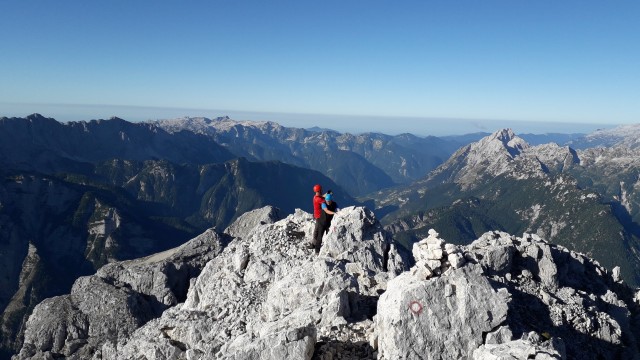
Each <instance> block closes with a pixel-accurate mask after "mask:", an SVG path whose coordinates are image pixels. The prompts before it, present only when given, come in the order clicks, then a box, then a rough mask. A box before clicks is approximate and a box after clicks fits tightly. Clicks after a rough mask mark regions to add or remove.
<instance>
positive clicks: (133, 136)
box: [0, 114, 235, 173]
mask: <svg viewBox="0 0 640 360" xmlns="http://www.w3.org/2000/svg"><path fill="white" fill-rule="evenodd" d="M234 157H235V156H234V155H232V154H231V153H230V152H229V151H228V150H226V149H225V148H223V147H222V146H220V145H218V144H217V143H216V142H215V141H212V140H211V139H210V138H208V137H206V136H202V135H198V134H194V133H191V132H186V131H185V132H178V133H174V134H169V133H167V132H166V131H164V130H162V129H161V128H159V127H157V126H154V125H151V124H144V123H130V122H127V121H125V120H122V119H118V118H112V119H111V120H92V121H89V122H85V121H82V122H69V123H64V124H63V123H60V122H57V121H56V120H54V119H51V118H45V117H43V116H41V115H38V114H34V115H30V116H28V117H26V118H6V117H3V118H0V164H2V165H3V166H5V168H6V167H8V168H12V169H19V170H28V171H38V172H42V173H53V172H60V171H65V172H83V171H86V170H87V168H86V164H87V163H96V162H100V161H105V160H109V159H123V160H138V161H143V160H153V159H164V160H167V161H170V162H174V163H178V164H181V163H190V164H208V163H218V162H223V161H226V160H230V159H232V158H234Z"/></svg>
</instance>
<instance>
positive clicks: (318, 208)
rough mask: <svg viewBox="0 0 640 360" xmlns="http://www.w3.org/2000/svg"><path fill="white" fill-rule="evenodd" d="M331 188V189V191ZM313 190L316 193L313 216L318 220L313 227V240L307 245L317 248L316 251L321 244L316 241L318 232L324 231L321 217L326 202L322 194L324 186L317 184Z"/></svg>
mask: <svg viewBox="0 0 640 360" xmlns="http://www.w3.org/2000/svg"><path fill="white" fill-rule="evenodd" d="M330 191H331V190H329V192H330ZM313 192H314V193H315V195H314V196H313V218H314V219H315V220H316V225H315V227H314V229H313V237H312V238H311V242H310V243H309V244H308V245H307V248H309V249H316V253H317V252H319V251H320V244H319V243H316V239H317V238H318V233H319V232H322V231H323V226H322V224H321V223H320V217H321V215H322V204H324V203H325V202H324V196H323V195H322V186H320V185H318V184H316V185H315V186H314V187H313Z"/></svg>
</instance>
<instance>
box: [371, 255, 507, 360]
mask: <svg viewBox="0 0 640 360" xmlns="http://www.w3.org/2000/svg"><path fill="white" fill-rule="evenodd" d="M446 288H448V289H450V291H453V294H452V296H448V297H444V296H443V294H444V293H445V289H446ZM507 303H508V299H506V298H505V297H504V296H502V295H501V294H499V293H498V292H496V291H495V290H494V289H493V288H492V287H491V284H490V283H489V282H488V281H487V279H486V278H485V277H484V276H483V275H482V269H481V268H480V267H479V266H474V265H469V266H465V267H463V268H460V269H456V270H453V271H451V272H450V273H449V274H448V275H447V276H441V277H436V278H433V279H430V280H427V281H424V280H421V279H418V278H415V277H412V276H411V275H409V274H402V275H400V276H399V277H397V278H395V279H393V280H391V281H390V282H389V284H388V289H387V292H385V293H384V294H383V295H382V296H380V300H379V301H378V314H377V315H376V328H377V331H378V346H379V349H380V357H381V358H383V359H420V358H439V359H460V358H470V357H471V355H472V353H473V351H474V350H475V349H476V348H478V347H479V346H480V345H482V343H483V333H486V332H489V331H491V330H492V329H494V328H496V327H497V326H498V325H500V324H501V323H502V322H503V321H504V320H505V319H506V317H507V309H508V306H507Z"/></svg>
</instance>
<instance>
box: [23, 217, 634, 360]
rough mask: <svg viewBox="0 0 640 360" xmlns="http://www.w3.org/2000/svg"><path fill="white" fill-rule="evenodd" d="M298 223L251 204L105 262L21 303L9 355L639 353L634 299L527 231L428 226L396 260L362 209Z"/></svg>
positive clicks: (612, 278) (385, 358)
mask: <svg viewBox="0 0 640 360" xmlns="http://www.w3.org/2000/svg"><path fill="white" fill-rule="evenodd" d="M313 226H314V221H313V218H312V216H311V214H308V213H306V212H303V211H301V210H297V211H296V212H295V213H294V214H291V215H289V216H287V217H286V218H284V219H281V220H278V216H277V211H276V209H273V208H263V209H259V210H256V211H253V212H251V213H247V214H246V216H243V217H240V218H239V219H238V220H237V222H236V223H235V224H233V225H232V226H230V227H229V228H228V229H227V233H228V234H233V239H232V240H231V237H230V236H229V235H228V234H225V235H219V234H216V233H215V232H213V231H209V232H207V233H205V234H203V235H201V236H200V237H199V238H196V239H194V240H192V241H191V242H189V243H187V244H185V245H184V246H183V247H181V248H178V249H174V250H172V251H168V252H164V253H160V254H156V255H154V256H151V257H147V258H144V259H140V260H135V261H130V262H122V263H114V264H110V265H108V266H105V267H104V268H102V269H101V270H100V271H99V272H98V273H97V274H96V275H95V276H91V277H85V278H81V279H79V280H78V281H77V282H76V284H75V285H74V288H73V291H72V293H71V294H70V295H67V296H60V297H56V298H51V299H47V300H46V301H44V302H43V303H41V304H40V305H38V306H37V307H36V309H35V310H34V313H33V315H32V316H31V318H30V319H29V321H28V323H27V329H26V335H25V345H24V346H23V348H22V351H21V352H20V354H19V355H18V356H16V357H15V358H16V359H27V358H41V359H47V358H68V359H89V358H93V359H96V360H97V359H189V360H193V359H238V360H239V359H323V360H325V359H326V360H328V359H376V358H377V359H380V360H390V359H469V360H471V359H474V360H494V359H538V360H541V359H612V360H613V359H638V358H639V357H638V353H639V352H638V340H639V339H638V334H640V332H639V331H638V328H639V327H638V326H639V323H638V319H639V317H638V315H639V314H640V310H639V309H638V303H639V301H640V300H639V299H640V296H637V295H636V292H635V291H633V290H632V289H630V288H629V287H628V286H627V285H625V284H624V283H623V282H622V281H621V280H620V278H619V276H617V275H616V271H612V272H609V271H607V270H606V269H604V268H603V267H601V266H600V265H599V264H598V263H596V262H595V261H593V260H591V259H589V258H588V257H586V256H584V255H581V254H578V253H575V252H571V251H569V250H567V249H565V248H563V247H561V246H556V245H553V244H549V243H547V242H545V241H543V240H542V239H540V238H539V237H537V236H535V235H529V234H524V235H523V236H522V237H515V236H511V235H509V234H506V233H502V232H489V233H486V234H484V235H483V236H481V237H480V238H479V239H477V240H476V241H474V242H473V243H471V244H469V245H467V246H457V245H453V244H448V243H446V242H445V240H443V239H440V238H439V237H438V236H439V235H438V234H437V233H436V232H435V231H433V230H432V231H430V232H429V236H428V237H427V238H425V239H423V240H421V241H419V242H417V243H415V244H414V246H413V249H412V254H413V257H414V259H410V258H408V257H407V254H404V253H402V252H401V251H398V248H396V247H395V245H394V244H393V242H392V240H391V238H390V237H389V235H388V234H387V233H386V232H385V231H384V230H383V228H382V227H381V226H380V224H379V223H378V222H377V220H376V219H375V217H374V216H373V213H372V212H370V211H368V210H367V209H365V208H359V207H348V208H345V209H342V210H340V211H339V212H338V214H337V215H336V216H335V217H334V220H333V224H332V230H331V231H330V232H329V233H328V234H327V235H326V236H325V238H324V242H323V246H322V248H321V251H320V254H319V255H316V254H315V252H314V251H313V250H311V249H307V248H306V246H305V245H306V243H307V240H308V239H309V238H310V237H311V234H312V232H313ZM409 263H415V265H414V266H413V267H412V268H410V269H408V268H407V265H406V264H409ZM205 264H206V265H205ZM188 269H191V270H188ZM200 270H201V271H200ZM398 274H399V275H398Z"/></svg>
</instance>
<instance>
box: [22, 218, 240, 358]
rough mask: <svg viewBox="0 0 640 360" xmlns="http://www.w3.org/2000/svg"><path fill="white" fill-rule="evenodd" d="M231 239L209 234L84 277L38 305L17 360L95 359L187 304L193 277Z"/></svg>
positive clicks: (210, 232) (110, 265)
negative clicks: (106, 346) (169, 310)
mask: <svg viewBox="0 0 640 360" xmlns="http://www.w3.org/2000/svg"><path fill="white" fill-rule="evenodd" d="M227 241H228V240H227V239H226V238H225V237H224V236H221V235H219V234H217V233H215V232H214V231H212V230H208V231H206V232H205V233H203V234H202V235H200V236H198V237H196V238H194V239H193V240H191V241H189V242H187V243H185V244H184V245H182V246H180V247H178V248H175V249H171V250H167V251H164V252H162V253H158V254H155V255H152V256H149V257H146V258H142V259H138V260H131V261H124V262H117V263H112V264H109V265H106V266H104V267H102V268H101V269H100V270H99V271H98V272H97V273H96V275H93V276H86V277H81V278H79V279H78V280H77V281H76V282H75V283H74V285H73V288H72V290H71V294H69V295H64V296H58V297H54V298H49V299H46V300H44V301H43V302H41V303H40V304H38V305H37V306H36V307H35V309H34V311H33V313H32V314H31V316H30V317H29V321H28V322H27V325H26V331H25V340H24V345H23V347H22V349H21V351H20V353H19V354H18V355H17V356H16V358H17V359H31V358H36V359H37V358H42V359H47V358H51V357H64V358H69V359H88V358H91V357H92V356H93V355H94V354H95V353H96V351H98V350H99V349H100V348H101V347H102V345H103V344H105V343H108V342H115V341H117V340H118V339H121V338H126V337H128V336H130V335H131V334H132V333H133V332H134V331H135V330H136V329H137V328H139V327H140V326H142V325H143V324H145V323H146V322H148V321H149V320H151V319H153V318H156V317H158V316H160V315H161V314H162V312H163V311H164V310H165V309H167V308H169V307H171V306H174V305H176V304H177V303H178V302H183V301H184V299H185V297H186V292H187V289H188V285H189V281H190V279H191V278H194V277H196V276H197V275H198V274H199V273H200V271H201V270H202V268H203V267H204V265H205V264H206V263H207V262H208V261H209V260H210V259H211V258H213V257H215V256H216V255H217V254H218V253H219V252H220V251H221V250H222V248H223V247H224V245H225V244H226V243H227Z"/></svg>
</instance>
